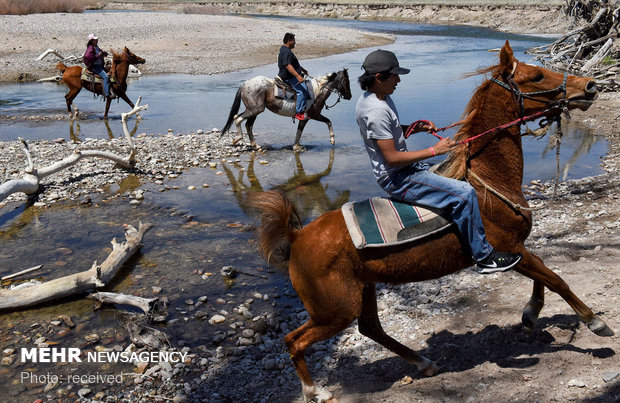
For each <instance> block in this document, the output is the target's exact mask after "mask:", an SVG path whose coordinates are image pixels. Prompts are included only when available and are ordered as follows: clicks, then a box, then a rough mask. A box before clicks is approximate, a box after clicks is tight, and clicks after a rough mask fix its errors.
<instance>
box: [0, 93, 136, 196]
mask: <svg viewBox="0 0 620 403" xmlns="http://www.w3.org/2000/svg"><path fill="white" fill-rule="evenodd" d="M140 101H141V97H140V98H138V102H137V103H136V106H135V107H134V108H133V109H132V110H131V111H130V112H127V113H123V114H122V115H121V116H122V119H121V121H122V123H123V131H124V133H125V137H126V139H127V142H128V143H129V149H130V151H129V155H128V156H127V157H122V156H120V155H117V154H114V153H111V152H108V151H99V150H83V151H80V150H79V149H76V150H75V152H74V153H73V154H72V155H70V156H68V157H66V158H64V159H63V160H61V161H58V162H56V163H54V164H52V165H49V166H47V167H43V168H35V167H34V163H33V161H32V156H31V154H30V149H29V148H28V144H27V143H26V141H25V140H23V139H21V138H20V139H19V140H20V141H21V142H22V146H23V148H24V153H25V155H26V159H27V164H26V168H25V169H24V175H23V176H22V177H21V178H19V179H12V180H9V181H7V182H4V183H2V184H0V202H2V201H3V200H4V199H6V198H7V197H9V196H10V195H11V194H13V193H19V192H21V193H25V194H27V195H31V194H35V193H36V192H38V190H39V185H40V183H41V180H42V179H43V178H45V177H46V176H49V175H52V174H54V173H56V172H58V171H61V170H63V169H65V168H68V167H70V166H73V165H75V164H77V163H78V162H79V161H80V160H81V159H84V158H103V159H108V160H111V161H114V162H116V163H117V164H118V165H120V166H122V167H123V168H125V169H131V168H133V166H134V165H135V162H136V154H137V151H136V147H135V144H134V142H133V139H132V137H131V134H130V133H129V129H128V128H127V119H128V118H129V117H130V116H132V115H135V114H137V113H138V112H140V111H142V110H145V109H147V108H148V105H144V106H140Z"/></svg>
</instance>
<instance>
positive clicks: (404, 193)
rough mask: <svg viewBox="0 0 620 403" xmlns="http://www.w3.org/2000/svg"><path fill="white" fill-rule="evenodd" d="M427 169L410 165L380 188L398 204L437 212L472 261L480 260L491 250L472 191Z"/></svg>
mask: <svg viewBox="0 0 620 403" xmlns="http://www.w3.org/2000/svg"><path fill="white" fill-rule="evenodd" d="M428 167H429V165H428V164H426V163H417V164H413V165H412V166H409V167H406V168H403V169H401V170H399V171H398V172H396V173H394V174H392V175H391V176H390V178H389V179H388V180H387V181H385V182H384V183H383V184H380V186H381V187H382V188H383V190H385V191H386V192H387V193H388V194H389V195H390V196H392V197H394V198H396V199H398V200H403V201H406V202H409V203H415V204H420V205H422V206H428V207H432V208H436V209H437V208H439V209H441V210H442V212H443V213H444V214H446V215H447V216H448V217H446V218H450V219H451V220H452V221H453V222H454V223H455V224H456V226H457V228H458V231H459V233H460V234H461V237H462V238H463V239H464V240H465V241H467V242H468V243H469V247H470V250H471V254H472V256H473V257H474V259H475V260H476V261H478V260H482V259H484V258H485V257H487V256H488V255H489V254H490V253H491V252H492V251H493V247H492V246H491V245H490V244H489V242H488V241H487V239H486V235H485V233H484V227H483V225H482V219H481V218H480V208H479V207H478V197H477V196H476V191H475V190H474V188H473V187H472V186H471V185H470V184H469V183H467V182H464V181H458V180H456V179H451V178H446V177H443V176H440V175H437V174H435V173H432V172H429V171H428Z"/></svg>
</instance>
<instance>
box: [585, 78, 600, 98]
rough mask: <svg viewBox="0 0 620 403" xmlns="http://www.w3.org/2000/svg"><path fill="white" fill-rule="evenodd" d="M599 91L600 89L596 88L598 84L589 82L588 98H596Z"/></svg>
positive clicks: (587, 86) (587, 85)
mask: <svg viewBox="0 0 620 403" xmlns="http://www.w3.org/2000/svg"><path fill="white" fill-rule="evenodd" d="M597 91H598V89H597V88H596V82H595V81H588V84H586V97H587V98H593V97H594V96H596V93H597Z"/></svg>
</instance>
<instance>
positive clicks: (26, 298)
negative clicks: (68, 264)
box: [0, 223, 153, 311]
mask: <svg viewBox="0 0 620 403" xmlns="http://www.w3.org/2000/svg"><path fill="white" fill-rule="evenodd" d="M152 226H153V225H152V224H143V223H140V224H139V226H138V229H135V228H134V227H132V226H127V228H126V230H125V238H126V240H125V242H122V243H118V242H116V238H114V239H112V252H110V254H109V255H108V257H107V258H106V259H105V261H104V262H103V263H101V264H100V265H99V264H97V262H96V261H95V262H94V263H93V266H92V267H91V268H90V269H89V270H86V271H83V272H80V273H76V274H71V275H69V276H65V277H61V278H58V279H54V280H50V281H47V282H45V283H36V284H35V283H26V284H23V285H20V286H18V287H15V288H13V289H8V290H7V289H0V311H10V310H16V309H22V308H27V307H32V306H35V305H40V304H43V303H46V302H51V301H56V300H59V299H62V298H66V297H69V296H73V295H80V294H84V293H87V292H91V291H93V290H94V289H96V288H100V287H103V286H105V285H106V284H108V283H109V282H110V280H112V279H113V278H114V276H116V273H117V272H118V271H119V269H120V268H121V267H122V266H123V264H124V263H125V262H126V261H127V260H128V259H129V258H130V257H131V256H133V254H134V253H136V252H137V251H138V249H140V246H141V243H142V239H143V238H144V234H145V233H146V232H147V231H148V230H149V229H151V227H152Z"/></svg>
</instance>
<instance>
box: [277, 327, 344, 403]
mask: <svg viewBox="0 0 620 403" xmlns="http://www.w3.org/2000/svg"><path fill="white" fill-rule="evenodd" d="M351 322H352V321H347V320H341V321H339V322H338V321H334V322H331V323H330V324H327V325H319V324H317V323H316V322H315V321H314V320H312V319H310V320H309V321H308V322H306V323H304V324H303V325H301V326H300V327H299V328H297V329H295V330H293V331H292V332H290V333H289V334H287V335H286V336H285V337H284V342H285V343H286V346H287V347H288V351H289V354H290V355H291V360H292V361H293V367H295V371H296V372H297V376H299V379H300V380H301V387H302V390H303V394H304V398H305V400H306V401H308V400H309V399H316V400H317V401H318V402H324V401H326V400H329V399H331V398H332V394H331V393H330V392H329V391H328V390H327V389H324V388H322V387H320V386H318V385H315V384H314V382H313V381H312V377H311V376H310V371H308V365H307V364H306V359H305V358H304V354H305V351H306V349H308V347H310V346H311V345H313V344H314V343H316V342H319V341H322V340H327V339H329V338H331V337H333V336H334V335H336V334H338V333H339V332H341V331H342V330H344V329H345V328H346V327H347V326H349V324H350V323H351Z"/></svg>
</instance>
